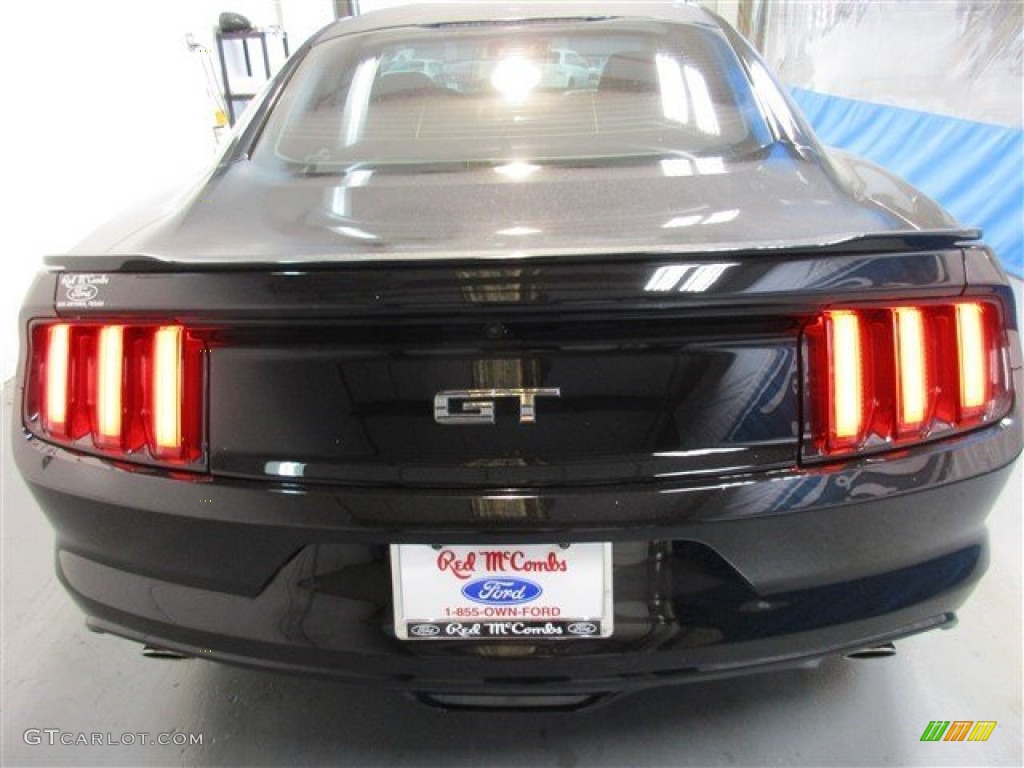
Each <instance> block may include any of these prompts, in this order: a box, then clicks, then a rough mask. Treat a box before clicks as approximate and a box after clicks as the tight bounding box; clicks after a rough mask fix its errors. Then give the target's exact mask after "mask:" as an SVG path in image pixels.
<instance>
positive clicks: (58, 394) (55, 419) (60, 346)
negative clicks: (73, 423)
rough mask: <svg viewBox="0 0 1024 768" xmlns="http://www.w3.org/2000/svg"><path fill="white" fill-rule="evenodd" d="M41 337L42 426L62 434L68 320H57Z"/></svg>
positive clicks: (65, 414)
mask: <svg viewBox="0 0 1024 768" xmlns="http://www.w3.org/2000/svg"><path fill="white" fill-rule="evenodd" d="M40 337H41V338H43V339H45V344H46V357H45V361H46V362H45V367H44V369H43V375H44V376H45V377H46V386H45V392H46V394H45V396H44V398H43V409H42V410H43V414H42V418H43V427H44V429H46V431H47V432H49V433H51V434H53V435H56V436H58V437H63V436H65V435H67V433H68V394H69V387H68V384H69V380H70V367H71V327H70V326H69V325H68V324H67V323H57V324H55V325H51V326H49V327H48V328H47V329H46V332H45V334H40Z"/></svg>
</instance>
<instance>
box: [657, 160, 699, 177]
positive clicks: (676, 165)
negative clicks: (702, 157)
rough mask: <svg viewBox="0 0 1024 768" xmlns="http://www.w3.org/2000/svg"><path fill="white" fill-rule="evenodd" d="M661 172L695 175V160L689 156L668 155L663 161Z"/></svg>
mask: <svg viewBox="0 0 1024 768" xmlns="http://www.w3.org/2000/svg"><path fill="white" fill-rule="evenodd" d="M661 172H662V173H663V174H665V175H666V176H693V174H694V172H695V169H694V165H693V161H692V160H690V159H689V158H688V157H666V158H665V159H664V160H662V161H661Z"/></svg>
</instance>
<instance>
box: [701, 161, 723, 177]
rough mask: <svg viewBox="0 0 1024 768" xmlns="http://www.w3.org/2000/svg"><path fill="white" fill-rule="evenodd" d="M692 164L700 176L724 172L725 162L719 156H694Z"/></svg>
mask: <svg viewBox="0 0 1024 768" xmlns="http://www.w3.org/2000/svg"><path fill="white" fill-rule="evenodd" d="M693 162H694V164H695V165H696V166H697V173H699V174H700V175H701V176H715V175H717V174H719V173H725V162H724V161H723V160H722V158H720V157H695V158H694V159H693Z"/></svg>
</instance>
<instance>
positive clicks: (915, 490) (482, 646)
mask: <svg viewBox="0 0 1024 768" xmlns="http://www.w3.org/2000/svg"><path fill="white" fill-rule="evenodd" d="M875 245H876V249H875V250H874V251H873V252H871V253H849V254H829V255H818V254H813V253H806V254H799V255H797V254H794V255H792V256H790V257H788V258H779V257H778V256H772V257H748V258H742V259H739V258H737V259H735V260H733V261H732V262H731V263H730V264H729V266H728V268H723V265H724V262H722V261H719V260H717V259H688V260H687V261H686V262H679V261H672V262H664V261H654V262H645V261H640V260H633V259H631V260H628V261H617V260H610V261H601V262H594V261H588V262H581V263H580V262H578V263H572V264H567V263H561V262H556V263H544V264H539V263H538V264H536V265H533V266H531V267H530V268H529V269H525V270H524V269H494V268H481V267H475V266H471V265H460V266H458V267H455V266H445V267H437V266H420V265H403V266H402V267H400V268H394V269H382V268H377V267H372V268H370V267H367V268H358V269H331V270H314V269H309V270H298V271H295V270H289V271H280V270H249V271H242V272H233V271H226V272H225V271H218V272H210V273H176V272H166V271H156V272H131V271H109V272H104V273H89V274H81V273H71V272H67V271H62V272H53V273H49V274H46V275H44V276H42V277H41V278H40V279H39V280H38V282H37V284H36V287H35V289H34V290H33V292H32V295H31V300H30V302H29V303H28V305H27V306H26V309H25V312H24V314H23V326H24V328H25V338H24V341H25V349H26V350H28V353H27V354H26V357H25V360H24V361H23V367H22V370H21V372H20V376H19V381H20V382H22V383H23V389H22V390H21V391H20V393H19V394H20V398H21V402H22V403H24V410H23V424H22V425H19V429H18V430H17V431H18V432H19V434H18V436H17V439H16V459H17V461H18V466H19V468H20V469H21V471H22V473H23V474H24V475H25V477H26V479H27V480H28V482H29V485H30V487H31V488H32V491H33V493H34V494H35V495H36V497H37V498H38V499H39V501H40V503H41V506H42V507H43V508H44V509H45V510H46V512H47V514H48V515H49V516H50V518H51V520H52V522H53V523H54V527H55V529H56V531H57V564H58V570H59V573H60V576H61V579H62V581H63V582H64V583H65V585H66V586H67V588H68V589H69V591H70V592H71V594H72V595H73V596H74V597H75V598H76V600H77V601H78V602H79V603H80V604H81V605H82V606H83V608H84V609H85V610H86V612H87V613H88V614H89V615H90V617H91V618H90V622H91V625H92V626H93V627H95V628H97V629H101V630H104V631H109V632H112V633H115V634H121V635H125V636H128V637H132V638H134V639H137V640H140V641H142V642H146V643H150V644H158V645H160V646H164V647H167V648H171V649H174V650H179V651H182V652H185V653H188V654H196V655H199V654H202V655H203V656H210V657H214V658H221V659H225V660H230V661H236V662H240V663H249V664H257V665H264V666H270V667H276V668H283V669H302V670H312V671H317V672H321V673H326V674H333V675H338V676H340V677H344V678H350V679H356V680H362V679H377V680H380V681H381V682H384V683H386V684H387V685H390V686H393V687H396V688H402V689H410V690H415V691H418V692H426V693H430V694H439V695H449V694H452V695H454V694H459V695H465V694H469V693H477V694H480V693H484V692H486V693H488V694H491V695H495V694H502V695H512V694H515V695H527V694H529V695H531V696H537V695H541V694H549V695H550V694H558V696H559V697H560V696H562V695H566V694H573V695H577V696H579V697H582V698H581V699H580V700H584V699H588V700H589V697H592V696H595V695H599V694H606V693H610V692H616V691H620V690H624V689H631V688H634V687H640V686H645V685H656V684H660V683H668V682H673V681H678V680H685V679H688V678H690V677H697V676H707V675H716V674H726V673H732V672H735V671H740V670H749V669H757V668H761V667H764V666H770V665H775V664H779V663H786V662H799V661H805V660H808V659H815V658H817V657H820V656H822V655H828V654H835V653H840V652H844V651H850V650H856V649H859V648H862V647H865V646H872V645H875V644H878V643H881V642H884V641H888V640H891V639H894V638H897V637H902V636H905V635H909V634H913V633H915V632H919V631H922V630H925V629H929V628H932V627H940V626H947V625H949V624H951V623H952V622H953V620H954V614H955V611H956V609H957V608H958V607H959V605H960V604H961V603H962V601H963V600H964V598H965V597H966V596H967V594H968V593H969V592H970V590H971V588H972V586H973V584H974V583H975V581H976V580H977V579H978V578H979V577H980V575H981V573H982V572H983V571H984V567H985V560H986V536H985V527H984V518H985V514H986V511H987V508H988V505H989V504H990V502H991V501H992V499H993V498H994V497H995V495H996V494H997V493H998V492H999V490H1000V487H1001V485H1002V483H1003V481H1004V480H1005V478H1006V476H1007V472H1008V466H1009V464H1010V463H1011V462H1012V460H1013V458H1014V456H1015V455H1016V453H1017V452H1018V451H1019V449H1020V443H1021V431H1020V421H1019V410H1018V408H1019V406H1018V398H1017V397H1015V394H1014V386H1015V385H1016V391H1017V392H1018V393H1019V391H1020V379H1021V364H1020V358H1019V346H1018V341H1017V326H1016V321H1015V315H1014V309H1013V303H1012V296H1011V294H1010V292H1009V290H1008V289H1007V287H1006V285H1005V282H1004V281H1003V278H1002V276H1001V275H1000V274H999V272H998V270H997V268H996V267H995V265H994V263H993V262H992V260H991V256H990V254H989V253H988V252H987V251H985V250H983V249H976V248H966V249H964V248H957V247H950V246H945V247H942V248H928V249H924V250H913V249H904V248H896V249H895V250H893V249H892V244H891V243H890V244H884V243H876V244H875ZM879 246H883V247H884V250H885V252H883V247H879ZM702 275H703V277H702ZM713 276H717V277H714V278H713ZM894 278H899V279H894ZM685 281H689V285H690V286H691V287H697V285H698V283H700V287H702V288H703V290H700V291H696V290H680V287H681V282H685ZM894 283H896V284H898V285H899V286H900V288H899V291H898V292H896V291H894V289H893V288H892V285H893V284H894ZM82 284H88V285H94V286H96V287H97V288H98V290H99V293H98V296H99V297H100V298H99V299H98V300H99V301H102V306H100V307H97V308H96V309H87V308H84V307H77V308H75V309H74V310H70V311H69V310H61V311H55V308H54V307H55V297H56V298H57V302H56V303H59V302H60V298H61V297H62V296H66V295H67V293H68V291H69V288H68V286H69V285H82ZM214 296H215V297H217V300H216V301H211V297H214ZM211 307H216V308H217V309H216V310H215V311H214V310H211V309H210V308H211ZM908 317H910V318H912V319H910V320H908V319H907V318H908ZM851 323H853V324H854V325H855V326H858V327H857V328H855V329H854V330H851V328H850V324H851ZM908 324H912V325H911V327H912V329H913V330H911V331H907V330H906V326H907V325H908ZM850 334H853V335H852V336H851V335H850ZM915 335H916V337H917V338H916V340H914V339H915ZM908 339H911V340H908ZM851 350H852V351H851ZM908 361H909V362H908ZM918 364H921V365H922V366H923V367H922V368H920V369H919V370H917V371H912V370H911V366H912V365H918ZM901 366H904V367H901ZM979 366H980V367H979ZM976 373H979V376H978V377H975V374H976ZM918 379H922V380H923V381H924V382H925V384H923V385H921V384H918V383H916V382H917V381H918ZM530 389H533V390H548V391H551V390H557V391H558V396H557V397H555V396H541V397H537V398H536V400H535V408H534V421H533V422H531V423H524V422H523V420H522V418H521V408H520V406H521V401H520V399H518V398H512V397H501V396H500V394H501V393H504V392H512V391H517V390H530ZM461 390H492V391H493V392H492V394H491V396H489V397H483V396H481V395H474V396H472V397H471V398H467V397H463V396H460V395H454V396H452V398H451V401H450V405H449V406H448V407H449V408H450V409H451V411H452V413H461V414H464V415H465V414H468V415H473V414H476V413H477V412H478V410H479V409H474V408H473V407H469V408H468V409H467V408H466V402H467V401H468V402H479V401H480V400H482V399H483V400H487V401H488V402H491V403H493V405H494V414H493V416H494V419H493V423H491V422H481V423H467V424H458V423H456V424H452V423H445V422H444V421H443V419H441V420H439V419H438V414H437V411H436V407H435V401H436V398H437V396H438V393H442V392H452V391H456V392H457V391H461ZM851 390H852V392H853V393H854V394H851ZM858 390H859V391H860V392H861V394H860V395H859V398H858V397H857V396H856V394H855V393H856V392H857V391H858ZM867 390H871V395H870V397H866V396H865V395H864V392H865V391H867ZM851 398H853V400H851ZM922 398H923V400H924V403H925V404H924V405H921V399H922ZM975 398H981V399H980V400H978V399H975ZM854 400H858V402H859V403H861V405H858V404H857V403H855V402H854ZM868 402H870V403H872V404H873V405H872V406H871V408H868V407H867V406H865V405H863V404H864V403H868ZM848 408H850V409H852V411H848V410H846V409H848ZM586 543H596V544H597V545H598V549H599V554H598V557H599V558H604V557H606V556H607V557H608V558H609V563H608V565H607V570H605V565H604V564H603V563H602V564H601V565H600V566H599V567H598V570H597V571H596V573H598V574H602V576H601V577H597V578H594V579H593V580H592V581H588V583H584V584H577V585H576V586H575V589H576V592H577V593H570V594H569V595H568V596H567V597H565V598H564V599H565V603H564V604H563V606H562V609H563V610H564V611H568V612H570V613H571V611H572V606H574V605H576V604H579V605H586V604H588V600H592V599H593V598H594V597H595V595H594V594H588V590H592V591H594V590H596V591H598V592H599V591H601V590H603V589H605V588H607V589H608V590H609V595H610V606H609V607H610V610H609V611H608V612H607V613H600V612H599V613H598V615H590V614H588V615H577V616H569V618H572V619H576V620H580V621H584V620H585V621H590V622H592V623H595V624H598V623H600V622H602V621H603V622H604V624H605V625H606V626H609V627H613V629H612V630H611V631H610V634H608V635H607V636H604V637H601V636H594V637H577V636H574V635H569V634H568V633H566V636H559V637H541V638H535V637H529V636H527V637H505V636H501V635H496V636H493V637H492V636H486V637H478V636H472V637H468V638H467V637H461V636H458V635H447V636H442V637H440V638H434V637H417V636H415V635H409V634H408V632H406V631H404V630H405V627H396V620H397V621H399V622H402V621H404V620H405V619H406V618H416V619H422V618H424V617H422V616H419V615H418V614H416V612H415V611H416V608H415V606H408V605H407V606H406V607H407V608H408V609H409V610H411V611H412V613H409V614H407V615H406V616H401V615H398V614H396V610H395V608H396V597H397V596H398V594H400V593H397V592H396V585H400V584H401V574H400V573H399V572H398V571H397V570H396V569H398V568H399V567H400V563H399V561H398V560H397V559H396V557H397V553H398V550H397V549H396V545H419V547H422V548H424V549H425V550H426V552H427V556H426V561H428V566H429V564H430V563H434V562H435V561H434V559H433V558H434V557H435V555H437V556H440V555H441V554H442V552H443V551H444V550H445V549H451V548H455V549H456V551H458V547H463V548H468V550H463V551H479V552H487V551H508V552H515V551H526V552H527V553H528V554H530V555H531V557H530V558H528V559H537V558H539V557H540V554H541V553H543V552H545V551H546V549H545V547H549V548H552V549H553V551H556V552H558V551H562V552H565V551H566V550H568V552H571V551H572V547H573V546H577V547H580V546H581V545H584V544H586ZM560 546H561V549H559V547H560ZM530 547H532V548H530ZM524 548H525V549H524ZM413 549H414V550H415V549H416V548H415V547H414V548H413ZM413 554H414V555H415V554H416V553H415V552H414V553H413ZM420 554H422V553H420ZM535 555H536V557H534V556H535ZM421 561H423V557H420V558H419V559H418V560H417V559H415V558H414V559H413V560H410V562H411V563H420V562H421ZM480 566H481V567H480V571H481V572H484V569H483V563H482V562H481V564H480ZM410 567H417V568H421V569H422V568H423V566H422V565H415V564H414V565H413V566H410ZM431 570H432V571H436V573H434V572H431V573H427V571H426V570H421V572H419V573H418V574H417V575H416V578H417V579H433V580H443V579H444V578H446V577H447V578H448V579H449V581H451V580H453V579H455V578H456V577H457V574H455V573H454V572H453V569H450V568H449V569H448V570H445V569H443V568H441V567H440V566H438V567H436V568H432V569H431ZM520 575H523V576H525V574H520ZM556 576H557V574H556ZM570 576H571V574H570ZM602 579H606V581H602ZM457 583H458V584H459V585H460V586H461V582H457ZM438 584H439V586H438V588H441V587H440V581H438ZM453 605H454V603H453ZM426 618H430V619H433V620H435V622H436V623H437V624H438V626H439V627H440V628H441V629H442V630H446V629H447V627H448V626H449V625H450V624H452V623H459V624H462V625H468V626H472V625H473V624H480V623H481V621H480V620H479V617H470V616H468V615H467V617H466V619H467V620H463V621H458V620H459V619H462V616H461V615H458V614H456V615H453V616H449V617H439V616H430V617H426ZM490 618H492V619H493V618H495V617H494V616H493V614H492V615H491V617H490ZM595 620H596V621H595ZM484 623H496V621H490V622H484ZM506 623H507V622H506ZM545 623H548V622H546V621H542V622H540V624H541V625H543V624H545ZM570 623H575V622H570ZM564 626H565V627H566V628H567V627H568V623H566V624H564ZM402 635H404V637H401V636H402ZM543 700H547V699H543ZM554 701H558V702H562V701H563V699H561V698H556V699H555V700H554ZM565 701H567V700H565Z"/></svg>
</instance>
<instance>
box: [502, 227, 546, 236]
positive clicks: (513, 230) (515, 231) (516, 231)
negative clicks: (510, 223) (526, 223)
mask: <svg viewBox="0 0 1024 768" xmlns="http://www.w3.org/2000/svg"><path fill="white" fill-rule="evenodd" d="M495 234H497V235H508V236H509V237H524V236H525V235H538V234H540V230H539V229H536V228H534V227H509V228H508V229H499V230H498V231H497V232H495Z"/></svg>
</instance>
